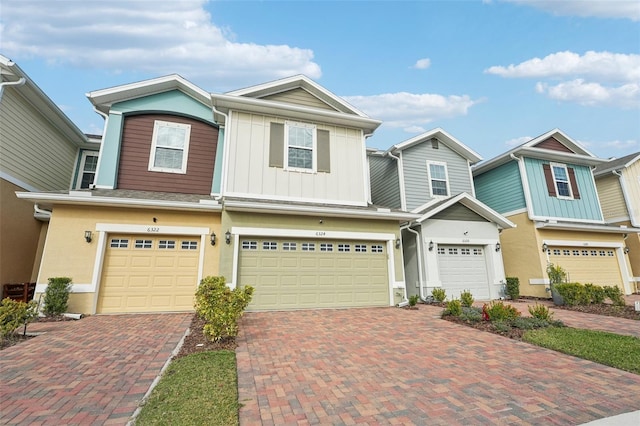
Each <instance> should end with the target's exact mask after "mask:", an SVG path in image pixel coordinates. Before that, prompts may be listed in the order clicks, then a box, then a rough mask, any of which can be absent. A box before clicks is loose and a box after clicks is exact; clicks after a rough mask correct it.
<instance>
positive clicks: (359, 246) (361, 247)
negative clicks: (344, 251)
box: [354, 244, 367, 253]
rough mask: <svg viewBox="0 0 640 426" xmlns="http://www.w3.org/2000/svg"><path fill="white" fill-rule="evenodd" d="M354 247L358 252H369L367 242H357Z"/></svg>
mask: <svg viewBox="0 0 640 426" xmlns="http://www.w3.org/2000/svg"><path fill="white" fill-rule="evenodd" d="M354 249H355V252H356V253H366V252H367V245H366V244H356V245H355V247H354Z"/></svg>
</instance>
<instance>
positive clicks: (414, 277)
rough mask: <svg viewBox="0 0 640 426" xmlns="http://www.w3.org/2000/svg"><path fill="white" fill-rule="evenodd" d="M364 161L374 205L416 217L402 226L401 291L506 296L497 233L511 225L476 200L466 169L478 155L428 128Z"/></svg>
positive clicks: (424, 294)
mask: <svg viewBox="0 0 640 426" xmlns="http://www.w3.org/2000/svg"><path fill="white" fill-rule="evenodd" d="M368 158H369V168H370V175H371V198H372V201H373V203H374V204H379V205H383V206H388V207H392V208H400V209H403V210H408V211H411V212H412V213H415V214H417V215H418V217H417V218H416V219H415V220H413V221H408V222H407V223H406V224H405V225H404V226H403V227H402V229H403V230H402V241H403V255H404V263H405V274H406V282H407V293H408V294H409V295H414V294H417V295H419V296H420V297H421V298H423V299H424V298H426V297H428V296H429V295H430V294H431V291H432V290H433V289H434V288H443V289H444V290H445V291H446V293H447V295H448V296H449V297H456V298H457V297H460V293H461V292H462V291H465V290H469V291H470V292H471V293H472V294H473V296H474V297H475V298H476V299H477V300H488V299H497V298H499V297H502V296H504V293H503V286H504V280H505V274H504V268H503V264H502V257H501V252H500V245H499V244H498V242H499V233H500V232H501V231H502V230H503V229H510V228H512V227H514V226H515V225H514V224H513V223H511V222H510V221H509V220H507V219H506V218H504V217H503V216H501V215H500V214H498V213H497V212H495V211H494V210H492V209H491V208H489V207H488V206H486V205H484V204H483V203H481V202H480V201H478V200H477V199H476V198H475V190H474V186H473V180H472V176H471V165H472V164H475V163H477V162H478V161H480V160H481V158H480V156H479V155H478V154H476V153H475V152H474V151H472V150H471V149H469V148H468V147H467V146H465V145H464V144H462V143H461V142H460V141H458V140H457V139H455V138H454V137H453V136H451V135H450V134H448V133H447V132H445V131H444V130H442V129H434V130H431V131H428V132H426V133H423V134H421V135H418V136H416V137H414V138H412V139H409V140H407V141H405V142H402V143H399V144H397V145H394V146H392V147H391V148H389V149H388V150H386V151H375V150H369V152H368Z"/></svg>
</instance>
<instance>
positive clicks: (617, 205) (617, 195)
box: [596, 174, 629, 221]
mask: <svg viewBox="0 0 640 426" xmlns="http://www.w3.org/2000/svg"><path fill="white" fill-rule="evenodd" d="M596 188H598V196H599V197H600V205H601V206H602V214H603V216H604V218H605V220H607V221H620V220H628V219H629V214H628V212H627V206H626V204H625V201H624V195H623V194H622V187H621V186H620V179H619V178H618V176H615V175H613V174H610V175H607V176H604V177H601V178H598V179H597V180H596Z"/></svg>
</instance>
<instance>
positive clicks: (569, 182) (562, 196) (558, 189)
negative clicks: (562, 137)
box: [549, 163, 573, 200]
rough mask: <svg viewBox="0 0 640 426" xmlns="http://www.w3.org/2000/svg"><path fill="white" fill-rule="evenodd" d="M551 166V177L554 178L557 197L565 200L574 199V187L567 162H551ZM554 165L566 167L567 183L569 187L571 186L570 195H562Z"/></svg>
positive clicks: (559, 167)
mask: <svg viewBox="0 0 640 426" xmlns="http://www.w3.org/2000/svg"><path fill="white" fill-rule="evenodd" d="M549 167H550V168H551V178H552V179H553V185H554V187H555V189H556V197H557V198H559V199H563V200H573V188H572V185H571V176H569V167H567V165H566V164H561V163H549ZM554 167H556V168H558V169H564V172H565V174H566V175H567V181H566V184H567V188H569V195H560V188H559V187H558V182H559V181H558V180H557V179H556V174H555V172H554ZM560 182H562V181H560Z"/></svg>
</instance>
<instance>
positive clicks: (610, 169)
mask: <svg viewBox="0 0 640 426" xmlns="http://www.w3.org/2000/svg"><path fill="white" fill-rule="evenodd" d="M638 160H640V152H639V153H637V154H636V155H635V156H633V157H631V159H629V161H627V162H626V163H624V164H620V165H618V166H614V167H607V168H605V169H600V170H597V171H594V172H593V175H594V176H602V175H605V174H611V172H613V171H614V170H621V169H626V168H627V167H629V166H631V165H632V164H633V163H635V162H636V161H638ZM609 161H611V160H609Z"/></svg>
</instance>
